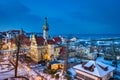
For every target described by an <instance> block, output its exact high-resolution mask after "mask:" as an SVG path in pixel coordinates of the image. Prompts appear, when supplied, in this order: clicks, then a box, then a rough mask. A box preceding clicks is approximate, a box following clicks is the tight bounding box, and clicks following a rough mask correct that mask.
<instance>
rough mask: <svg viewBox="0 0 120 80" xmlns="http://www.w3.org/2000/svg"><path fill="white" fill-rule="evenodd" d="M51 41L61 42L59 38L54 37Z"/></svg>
mask: <svg viewBox="0 0 120 80" xmlns="http://www.w3.org/2000/svg"><path fill="white" fill-rule="evenodd" d="M53 41H55V42H62V40H61V38H60V37H54V38H53Z"/></svg>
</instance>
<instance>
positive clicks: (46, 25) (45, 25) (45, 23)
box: [43, 17, 49, 44]
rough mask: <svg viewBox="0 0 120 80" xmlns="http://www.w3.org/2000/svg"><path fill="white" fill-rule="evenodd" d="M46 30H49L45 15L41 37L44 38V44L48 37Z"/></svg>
mask: <svg viewBox="0 0 120 80" xmlns="http://www.w3.org/2000/svg"><path fill="white" fill-rule="evenodd" d="M48 31H49V25H48V23H47V17H45V21H44V25H43V38H44V39H45V44H46V43H47V39H48V36H49V35H48Z"/></svg>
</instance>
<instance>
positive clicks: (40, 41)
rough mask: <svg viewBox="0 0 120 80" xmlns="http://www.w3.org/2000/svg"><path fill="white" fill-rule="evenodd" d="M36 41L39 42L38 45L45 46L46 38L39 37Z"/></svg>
mask: <svg viewBox="0 0 120 80" xmlns="http://www.w3.org/2000/svg"><path fill="white" fill-rule="evenodd" d="M36 41H37V44H38V45H42V44H44V41H45V40H44V38H43V37H42V36H37V37H36Z"/></svg>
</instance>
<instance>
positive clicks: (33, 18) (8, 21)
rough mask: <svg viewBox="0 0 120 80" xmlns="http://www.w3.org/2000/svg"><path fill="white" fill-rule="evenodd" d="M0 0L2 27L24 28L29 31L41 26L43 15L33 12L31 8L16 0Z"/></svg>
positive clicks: (0, 24)
mask: <svg viewBox="0 0 120 80" xmlns="http://www.w3.org/2000/svg"><path fill="white" fill-rule="evenodd" d="M5 1H7V2H4V1H0V27H4V29H5V30H8V29H20V28H22V27H23V28H24V29H27V30H28V31H30V30H32V29H33V27H34V28H35V27H36V28H38V26H40V24H39V23H40V21H41V17H40V16H37V15H34V14H31V9H30V8H28V7H27V6H25V5H23V4H22V3H20V2H17V1H14V0H11V1H10V0H5Z"/></svg>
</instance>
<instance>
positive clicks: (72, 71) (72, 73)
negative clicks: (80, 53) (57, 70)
mask: <svg viewBox="0 0 120 80" xmlns="http://www.w3.org/2000/svg"><path fill="white" fill-rule="evenodd" d="M68 71H69V72H71V75H72V76H75V75H76V72H75V69H73V68H69V69H68Z"/></svg>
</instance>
